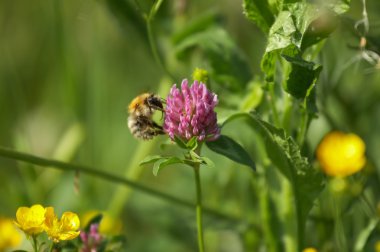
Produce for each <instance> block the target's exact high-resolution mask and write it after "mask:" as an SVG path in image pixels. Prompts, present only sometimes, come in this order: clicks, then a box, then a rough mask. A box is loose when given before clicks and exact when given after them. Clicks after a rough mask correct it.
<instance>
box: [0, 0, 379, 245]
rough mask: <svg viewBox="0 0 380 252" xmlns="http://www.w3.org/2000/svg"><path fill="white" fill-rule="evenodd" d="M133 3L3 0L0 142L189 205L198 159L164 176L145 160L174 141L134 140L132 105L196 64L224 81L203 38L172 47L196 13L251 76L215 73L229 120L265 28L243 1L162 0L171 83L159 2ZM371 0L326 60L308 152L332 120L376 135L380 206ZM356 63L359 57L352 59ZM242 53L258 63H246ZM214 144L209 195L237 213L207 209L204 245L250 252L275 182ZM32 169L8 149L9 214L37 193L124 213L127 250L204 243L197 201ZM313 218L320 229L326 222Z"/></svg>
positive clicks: (372, 139) (249, 139)
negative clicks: (364, 18)
mask: <svg viewBox="0 0 380 252" xmlns="http://www.w3.org/2000/svg"><path fill="white" fill-rule="evenodd" d="M137 2H138V3H139V4H136V2H134V1H127V0H98V1H94V0H77V1H59V0H53V1H39V0H35V1H20V0H14V1H0V112H1V123H0V145H1V146H5V147H10V148H13V149H16V150H19V151H24V152H28V153H31V154H35V155H38V156H42V157H47V158H53V159H58V160H62V161H67V162H74V163H79V164H85V165H88V166H91V167H95V168H98V169H102V170H104V171H107V172H110V173H112V174H119V175H120V176H127V177H129V178H131V179H133V180H137V181H139V182H141V183H143V184H145V185H147V186H150V187H152V188H156V189H157V190H160V191H163V192H167V193H168V194H171V195H176V196H178V197H179V198H183V199H186V200H189V201H193V200H194V185H193V183H194V182H193V174H192V171H191V170H190V169H187V168H185V167H169V168H167V169H165V170H163V171H162V172H161V173H160V174H159V176H158V177H154V176H153V175H152V171H151V168H150V167H148V166H144V167H139V166H138V162H139V161H140V160H141V159H142V158H144V157H145V156H147V155H148V154H157V153H162V152H165V151H168V152H171V151H174V150H171V149H170V147H169V150H162V149H160V144H161V143H162V142H164V141H166V139H165V137H158V138H157V139H156V140H154V141H152V142H140V141H138V140H136V139H134V138H133V136H132V135H131V134H130V132H129V130H128V128H127V125H126V119H127V113H126V106H127V105H128V104H129V102H130V101H131V100H132V99H133V98H134V97H135V96H137V95H138V94H140V93H143V92H155V93H160V94H162V95H164V96H165V93H166V92H167V90H169V88H170V87H171V86H172V84H173V83H180V82H181V80H182V79H183V78H188V79H191V73H192V71H193V69H194V68H195V67H202V68H205V69H207V70H209V71H210V73H211V79H212V78H213V77H214V80H218V81H219V82H223V81H225V80H226V78H227V77H225V76H222V75H221V74H219V75H218V72H217V71H220V69H217V70H216V69H215V66H214V65H213V64H212V62H211V63H210V61H209V60H208V59H207V57H208V56H210V54H207V53H205V52H204V51H205V50H201V49H202V48H201V49H199V48H196V49H195V50H192V51H190V52H185V53H178V51H176V49H178V47H176V39H178V38H179V37H181V36H184V35H183V34H182V35H181V32H182V31H183V30H185V29H184V27H188V26H187V25H188V24H189V23H192V22H193V21H194V20H196V19H198V20H201V21H200V26H202V25H204V26H205V27H206V26H207V27H211V26H215V27H217V28H216V29H220V30H221V31H222V33H221V34H219V33H218V34H219V35H218V36H219V37H218V36H217V35H215V37H214V38H215V39H225V38H226V39H228V40H230V42H231V44H229V43H230V42H228V43H227V47H228V46H231V47H233V48H234V49H233V50H232V51H234V50H237V52H238V53H237V55H238V56H237V65H235V66H232V65H229V66H226V67H227V69H229V70H231V69H232V70H231V71H230V73H237V74H239V76H238V77H236V76H235V78H238V81H240V82H243V84H244V85H243V87H239V86H238V87H237V88H234V87H232V88H231V86H228V84H226V85H222V86H215V85H217V83H218V81H214V82H211V87H214V88H215V90H217V93H218V96H219V99H220V104H221V106H220V111H219V113H220V116H221V117H223V115H224V113H227V112H228V111H230V110H236V109H238V108H237V106H236V104H237V103H238V102H239V101H240V100H241V99H242V98H243V97H245V96H246V93H245V90H246V89H245V88H246V87H247V85H248V82H249V80H256V81H257V82H260V81H262V79H263V74H262V73H261V71H260V60H261V57H262V55H263V53H264V49H265V45H266V38H265V35H264V34H263V33H262V32H261V31H260V30H259V29H258V28H257V27H256V26H255V24H253V23H252V22H250V21H249V20H248V19H247V18H246V17H245V16H244V15H243V9H242V3H241V1H235V0H219V1H216V0H215V1H214V0H208V1H201V0H192V1H187V0H178V1H164V2H163V5H162V6H161V8H160V10H159V11H158V14H157V16H156V17H155V19H154V20H153V22H152V25H153V30H154V34H155V41H156V43H157V45H158V48H159V51H160V53H161V55H162V58H163V60H164V63H165V65H166V67H167V69H168V70H169V72H170V73H171V74H172V75H173V76H174V78H175V79H172V78H171V77H170V76H168V74H167V73H165V71H164V70H163V69H162V68H161V67H160V65H159V64H157V62H156V61H155V59H154V57H153V56H152V53H151V49H150V46H149V42H148V37H147V32H146V26H145V22H144V19H143V17H142V14H141V12H145V13H148V12H149V8H150V6H151V4H152V1H137ZM361 3H362V2H361V1H359V0H353V1H352V4H351V9H350V11H349V12H348V13H347V14H345V16H344V17H343V18H342V19H341V20H340V21H341V22H340V23H339V26H338V28H337V30H336V31H335V32H334V33H333V34H332V35H331V36H330V37H329V38H328V39H327V41H326V44H325V46H324V49H323V51H322V53H321V55H320V57H319V58H318V59H317V60H318V62H319V63H321V64H322V65H323V67H324V69H323V71H322V73H321V76H320V79H319V81H318V83H317V85H318V91H317V92H318V103H317V104H318V106H319V109H320V116H319V117H318V118H317V119H315V120H314V121H313V122H312V124H311V126H310V129H309V132H308V135H307V143H308V145H307V146H308V150H307V151H305V152H306V153H307V155H308V156H309V157H310V158H311V160H313V159H314V155H313V151H314V149H315V147H316V145H317V144H318V142H319V141H320V139H321V138H322V137H323V135H324V134H325V133H326V132H328V131H329V130H331V129H339V130H344V131H352V132H355V133H357V134H358V135H360V136H361V137H362V138H363V139H364V140H365V142H366V144H367V154H368V158H369V165H368V166H369V167H367V168H368V171H367V172H368V173H369V175H368V176H369V177H371V179H369V180H368V181H369V182H368V183H369V185H368V184H366V186H368V187H369V188H370V192H369V194H370V196H371V200H372V204H374V205H375V204H376V203H377V202H378V201H379V202H380V183H379V180H380V159H379V154H378V150H379V149H380V62H379V63H378V64H377V66H376V65H375V64H369V63H368V62H366V61H365V60H363V59H361V58H360V49H359V48H358V46H359V41H360V38H359V36H358V34H357V33H356V32H355V30H354V29H353V26H354V23H355V22H356V21H357V20H359V19H360V18H361V13H362V4H361ZM367 10H368V15H369V21H370V22H369V23H370V32H369V35H368V37H367V42H368V48H371V50H373V51H374V52H376V53H378V54H380V2H379V1H378V0H367ZM202 20H203V21H202ZM192 24H193V23H192ZM224 42H225V41H224ZM224 42H223V43H224ZM223 43H222V44H223ZM358 55H359V56H358ZM355 57H357V58H355ZM353 59H357V61H355V62H353V61H352V64H351V60H353ZM241 62H244V63H247V66H248V68H247V69H242V68H240V67H239V66H240V65H239V64H240V63H241ZM234 67H236V70H234V69H233V68H234ZM240 77H241V78H240ZM239 78H240V79H239ZM225 82H226V83H229V82H228V81H225ZM256 106H258V107H257V109H258V110H259V111H260V109H261V107H260V106H263V107H264V108H265V106H266V105H265V104H260V100H259V101H258V105H256ZM226 111H227V112H226ZM159 118H160V117H158V119H159ZM225 133H226V134H228V135H232V136H234V137H235V138H236V139H237V140H239V142H241V143H242V144H243V145H244V146H245V147H246V148H248V149H250V150H251V154H252V156H253V157H255V156H260V155H258V154H256V153H257V149H258V148H257V146H256V143H255V133H253V132H251V131H250V130H249V129H247V128H246V127H244V126H243V125H239V124H238V123H235V124H234V126H233V127H232V126H231V127H227V128H226V129H225ZM204 154H205V155H206V156H209V157H210V158H211V159H212V160H213V161H214V162H215V164H216V167H215V168H213V169H205V170H202V184H203V197H204V203H205V205H206V206H208V207H211V208H213V209H216V210H217V211H220V212H222V213H226V214H227V215H229V216H230V217H231V218H225V217H220V216H219V217H218V216H216V215H212V214H205V220H204V222H205V223H204V226H205V228H206V231H205V240H206V246H208V248H209V251H226V252H227V251H250V250H249V248H250V246H251V247H255V246H256V247H257V244H261V243H262V241H261V240H262V239H263V232H264V231H263V226H262V225H261V223H262V218H265V216H262V215H261V214H260V211H262V209H261V210H260V207H262V206H261V204H260V201H259V196H258V192H259V191H261V190H272V189H271V188H276V186H277V185H267V184H260V183H261V182H260V181H262V180H258V179H256V175H255V174H253V173H252V171H251V170H249V169H248V168H247V167H243V166H239V165H237V164H235V163H233V162H231V161H229V160H227V159H225V158H223V157H219V156H216V155H215V154H212V153H209V152H208V151H207V150H205V152H204ZM26 166H30V165H29V164H26V163H21V162H16V161H10V160H7V159H3V158H0V177H1V183H0V195H1V197H0V215H2V216H8V217H13V216H14V214H15V212H16V210H17V208H18V207H19V206H30V205H32V204H35V203H40V204H43V205H45V206H48V205H51V206H54V207H55V208H56V211H57V212H59V213H62V212H63V211H68V210H70V211H74V212H76V213H78V214H80V215H82V214H85V213H86V212H87V211H90V210H100V211H106V212H107V213H109V214H110V215H112V216H114V217H115V218H116V219H120V221H121V222H122V223H123V230H122V232H123V233H124V234H125V235H126V237H127V240H128V251H196V249H197V247H196V232H195V221H194V219H195V214H194V211H193V209H191V208H186V207H182V206H177V205H176V204H173V203H170V202H167V201H163V200H160V199H156V198H154V197H152V196H149V195H146V194H143V193H140V192H138V191H133V193H131V191H128V190H126V189H120V187H119V186H118V185H116V184H112V183H109V182H107V181H104V180H102V179H99V178H94V177H90V176H87V175H85V174H80V175H79V176H80V186H79V193H76V189H75V186H74V177H75V174H74V173H70V172H60V171H56V170H52V169H45V168H41V167H33V169H29V168H27V167H26ZM259 169H260V166H259ZM272 186H274V187H272ZM275 190H276V189H275ZM277 203H278V202H277ZM276 205H277V206H281V204H279V203H278V204H276ZM272 207H274V206H271V208H272ZM268 211H269V210H268ZM273 211H274V210H273ZM270 213H271V212H269V215H270ZM326 215H328V214H326ZM348 218H353V217H352V216H349V217H348ZM363 218H364V217H363ZM327 219H328V218H327ZM328 221H329V220H327V222H328ZM313 225H314V224H311V228H316V227H315V226H313ZM353 225H354V226H355V225H356V226H357V227H356V229H357V230H361V229H362V228H364V226H365V221H363V219H360V220H357V221H355V224H353ZM318 228H319V230H318V231H319V232H320V233H325V232H326V231H327V230H329V226H328V225H327V224H326V226H323V225H322V226H319V227H318ZM264 229H265V228H264ZM356 229H355V228H352V229H350V230H352V232H351V231H350V232H348V235H349V236H351V235H354V234H355V232H356V231H355V230H356ZM316 232H317V231H316ZM327 236H328V235H325V236H323V235H321V236H320V237H319V238H315V239H314V238H313V237H307V239H308V243H310V244H311V245H314V246H318V244H322V243H326V244H327V245H326V246H325V247H327V249H326V251H333V250H329V248H331V246H332V245H331V244H330V245H331V246H330V245H329V243H328V240H329V237H327ZM278 239H279V240H284V239H285V238H284V237H282V238H278ZM377 239H379V240H380V231H379V230H378V231H377V233H376V234H375V235H373V236H372V237H371V241H370V243H369V245H368V249H369V250H368V251H372V248H373V246H374V245H373V244H374V243H375V242H376V240H377ZM252 244H254V245H252ZM329 246H330V247H329ZM259 247H260V246H259ZM261 251H266V250H265V249H264V250H261Z"/></svg>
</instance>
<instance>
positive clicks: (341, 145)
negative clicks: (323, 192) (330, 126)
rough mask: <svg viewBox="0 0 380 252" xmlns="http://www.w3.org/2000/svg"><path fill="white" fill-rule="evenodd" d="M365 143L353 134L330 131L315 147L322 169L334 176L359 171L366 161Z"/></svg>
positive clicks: (342, 175)
mask: <svg viewBox="0 0 380 252" xmlns="http://www.w3.org/2000/svg"><path fill="white" fill-rule="evenodd" d="M364 152H365V144H364V142H363V140H362V139H361V138H360V137H358V136H357V135H355V134H344V133H342V132H337V131H335V132H331V133H329V134H327V135H326V136H325V137H324V138H323V140H322V142H321V143H320V144H319V146H318V148H317V158H318V160H319V162H320V164H321V167H322V170H323V171H324V172H325V173H326V174H328V175H330V176H336V177H345V176H349V175H351V174H354V173H355V172H358V171H360V170H361V169H362V168H363V167H364V164H365V162H366V158H365V155H364Z"/></svg>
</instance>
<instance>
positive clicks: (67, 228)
mask: <svg viewBox="0 0 380 252" xmlns="http://www.w3.org/2000/svg"><path fill="white" fill-rule="evenodd" d="M45 218H46V219H45V230H46V233H47V234H48V236H49V238H50V239H52V240H53V242H59V241H60V240H61V241H66V240H71V239H74V238H76V237H77V236H78V235H79V233H80V232H79V231H77V230H78V229H79V226H80V222H79V218H78V216H77V215H76V214H75V213H72V212H65V213H63V214H62V217H61V219H60V220H59V219H58V218H57V216H56V215H55V213H54V208H52V207H47V208H46V214H45Z"/></svg>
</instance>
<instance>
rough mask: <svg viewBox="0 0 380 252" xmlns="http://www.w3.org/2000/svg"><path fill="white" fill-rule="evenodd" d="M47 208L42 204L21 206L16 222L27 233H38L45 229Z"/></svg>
mask: <svg viewBox="0 0 380 252" xmlns="http://www.w3.org/2000/svg"><path fill="white" fill-rule="evenodd" d="M44 221H45V208H44V207H43V206H41V205H33V206H32V207H30V208H29V207H19V208H18V209H17V212H16V222H15V224H16V225H17V226H18V227H19V228H20V229H21V230H23V231H24V232H25V233H26V234H27V235H36V234H39V233H41V232H43V231H44Z"/></svg>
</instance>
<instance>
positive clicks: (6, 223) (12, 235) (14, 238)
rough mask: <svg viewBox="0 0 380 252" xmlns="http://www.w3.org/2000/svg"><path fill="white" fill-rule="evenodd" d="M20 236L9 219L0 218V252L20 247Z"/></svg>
mask: <svg viewBox="0 0 380 252" xmlns="http://www.w3.org/2000/svg"><path fill="white" fill-rule="evenodd" d="M20 243H21V235H20V233H19V232H18V231H17V229H16V227H15V226H14V224H13V221H12V220H11V219H6V218H1V217H0V251H5V250H6V249H8V248H14V247H17V246H18V245H20Z"/></svg>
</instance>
